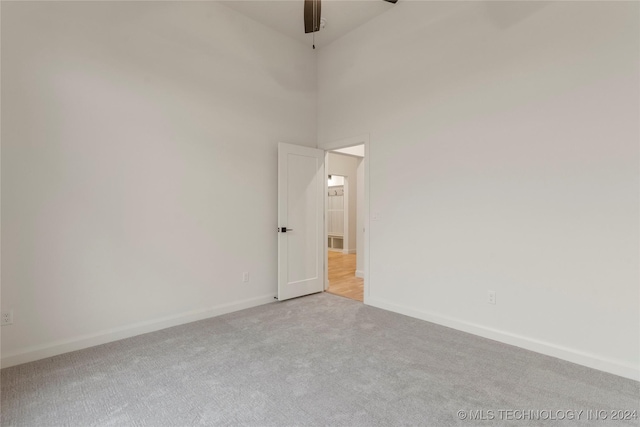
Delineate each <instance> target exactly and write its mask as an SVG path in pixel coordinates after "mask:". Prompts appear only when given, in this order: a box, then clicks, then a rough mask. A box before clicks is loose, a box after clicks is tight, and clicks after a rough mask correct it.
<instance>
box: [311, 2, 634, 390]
mask: <svg viewBox="0 0 640 427" xmlns="http://www.w3.org/2000/svg"><path fill="white" fill-rule="evenodd" d="M639 8H640V5H639V4H638V3H637V2H550V3H543V2H398V3H397V4H396V5H395V6H394V8H393V9H392V10H390V11H389V12H386V13H385V14H382V15H380V16H379V17H377V18H376V19H374V20H372V21H370V22H368V23H367V24H365V25H363V26H361V27H359V28H357V29H355V30H354V31H352V32H350V33H349V34H347V35H346V36H345V37H343V38H341V39H339V40H337V41H335V42H333V43H332V44H331V45H329V46H327V47H325V48H323V49H321V50H320V52H319V54H318V134H319V146H324V145H325V144H328V143H330V142H332V141H337V140H341V139H344V138H349V137H352V136H354V135H361V134H369V135H370V150H369V151H368V152H367V160H368V162H369V165H370V169H369V177H370V178H369V179H370V182H369V184H370V187H369V191H370V212H371V213H372V215H371V216H370V218H373V217H374V216H376V217H377V218H379V220H377V221H371V222H370V229H369V230H368V231H370V235H369V239H370V277H369V279H370V280H369V290H370V299H369V301H368V302H369V303H370V304H373V305H376V306H379V307H383V308H387V309H391V310H394V311H398V312H401V313H405V314H409V315H412V316H416V317H420V318H423V319H427V320H431V321H434V322H437V323H441V324H444V325H448V326H452V327H454V328H458V329H461V330H466V331H469V332H472V333H476V334H479V335H483V336H486V337H489V338H493V339H497V340H501V341H504V342H508V343H512V344H515V345H519V346H522V347H525V348H530V349H533V350H536V351H540V352H543V353H546V354H550V355H554V356H558V357H561V358H564V359H567V360H572V361H574V362H577V363H582V364H585V365H587V366H592V367H596V368H600V369H604V370H607V371H610V372H613V373H617V374H620V375H624V376H628V377H631V378H636V379H637V378H640V373H639V370H638V362H639V360H640V351H639V349H640V342H639V339H640V321H639V320H640V308H639V302H640V295H639V286H638V283H639V281H640V277H639V267H638V259H639V249H638V248H639V239H638V236H639V227H638V217H639V190H640V186H639V150H638V141H639V139H640V134H639V128H638V117H639V116H640V107H639V98H638V93H640V85H639V79H638V76H639V75H640V66H639V63H640V61H639V55H640V37H639V36H640V24H639V17H640V13H639V11H640V10H639ZM488 290H493V291H495V292H496V296H497V301H496V304H495V305H491V304H488V303H487V301H486V300H487V293H488Z"/></svg>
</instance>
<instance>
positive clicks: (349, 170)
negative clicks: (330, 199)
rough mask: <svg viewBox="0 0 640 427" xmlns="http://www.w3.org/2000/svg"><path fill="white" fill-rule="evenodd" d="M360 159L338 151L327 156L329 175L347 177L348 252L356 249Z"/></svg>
mask: <svg viewBox="0 0 640 427" xmlns="http://www.w3.org/2000/svg"><path fill="white" fill-rule="evenodd" d="M358 161H359V159H358V158H357V157H353V156H347V155H344V154H338V153H331V152H330V153H329V156H328V158H327V166H326V168H327V173H328V174H329V175H340V176H343V177H345V178H346V180H345V181H346V185H345V198H344V208H345V211H346V213H345V216H346V217H347V218H346V219H347V221H345V225H346V227H345V237H346V239H345V245H344V251H345V252H346V253H355V251H356V244H357V240H356V228H357V224H356V220H357V205H356V203H357V200H358V173H357V170H358Z"/></svg>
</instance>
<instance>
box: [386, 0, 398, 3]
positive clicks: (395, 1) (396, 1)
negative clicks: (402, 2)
mask: <svg viewBox="0 0 640 427" xmlns="http://www.w3.org/2000/svg"><path fill="white" fill-rule="evenodd" d="M384 1H388V2H389V3H393V4H396V3H398V0H384Z"/></svg>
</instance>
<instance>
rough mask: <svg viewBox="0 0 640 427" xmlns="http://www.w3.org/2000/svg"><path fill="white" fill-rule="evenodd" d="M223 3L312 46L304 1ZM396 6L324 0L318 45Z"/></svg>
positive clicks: (374, 0)
mask: <svg viewBox="0 0 640 427" xmlns="http://www.w3.org/2000/svg"><path fill="white" fill-rule="evenodd" d="M221 3H222V4H224V5H226V6H228V7H230V8H232V9H234V10H235V11H237V12H240V13H242V14H243V15H245V16H247V17H249V18H251V19H253V20H255V21H258V22H260V23H261V24H264V25H266V26H267V27H270V28H272V29H274V30H276V31H278V32H280V33H282V34H284V35H286V36H289V37H291V38H294V39H296V40H298V41H300V42H302V43H304V44H308V45H309V47H311V45H312V35H311V34H305V32H304V23H303V11H304V0H248V1H245V0H226V1H221ZM392 7H394V5H393V4H391V3H388V2H386V1H383V0H322V15H321V16H322V17H323V18H325V19H326V20H327V25H326V27H325V28H323V29H321V30H320V31H319V32H317V33H316V37H315V44H316V48H320V47H322V46H326V45H328V44H329V43H331V42H332V41H334V40H335V39H337V38H340V37H342V36H343V35H345V34H347V33H348V32H349V31H351V30H353V29H355V28H356V27H358V26H360V25H362V24H364V23H365V22H367V21H370V20H371V19H373V18H374V17H376V16H377V15H380V14H381V13H383V12H386V11H387V10H389V9H391V8H392Z"/></svg>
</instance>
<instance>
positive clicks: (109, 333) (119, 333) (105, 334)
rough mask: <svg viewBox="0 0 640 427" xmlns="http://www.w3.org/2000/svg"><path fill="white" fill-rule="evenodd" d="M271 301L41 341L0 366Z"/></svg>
mask: <svg viewBox="0 0 640 427" xmlns="http://www.w3.org/2000/svg"><path fill="white" fill-rule="evenodd" d="M274 301H275V300H274V299H273V295H265V296H262V297H257V298H251V299H247V300H243V301H236V302H232V303H229V304H222V305H219V306H215V307H210V308H205V309H201V310H193V311H189V312H186V313H181V314H177V315H173V316H168V317H162V318H159V319H154V320H149V321H145V322H139V323H135V324H132V325H127V326H123V327H120V328H115V329H108V330H105V331H101V332H97V333H95V334H88V335H83V336H78V337H75V338H71V339H67V340H62V341H55V342H51V343H48V344H44V345H39V346H34V347H29V348H26V349H21V350H19V351H16V352H14V353H10V354H7V355H6V356H4V357H2V360H1V361H0V366H1V367H2V368H8V367H10V366H15V365H20V364H22V363H27V362H33V361H35V360H40V359H44V358H47V357H52V356H57V355H59V354H63V353H68V352H70V351H76V350H82V349H84V348H88V347H93V346H96V345H100V344H106V343H108V342H112V341H117V340H121V339H124V338H130V337H133V336H136V335H141V334H146V333H149V332H155V331H159V330H161V329H166V328H170V327H172V326H178V325H182V324H185V323H191V322H195V321H198V320H203V319H208V318H210V317H216V316H220V315H223V314H227V313H232V312H234V311H238V310H244V309H246V308H251V307H256V306H259V305H263V304H267V303H271V302H274Z"/></svg>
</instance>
